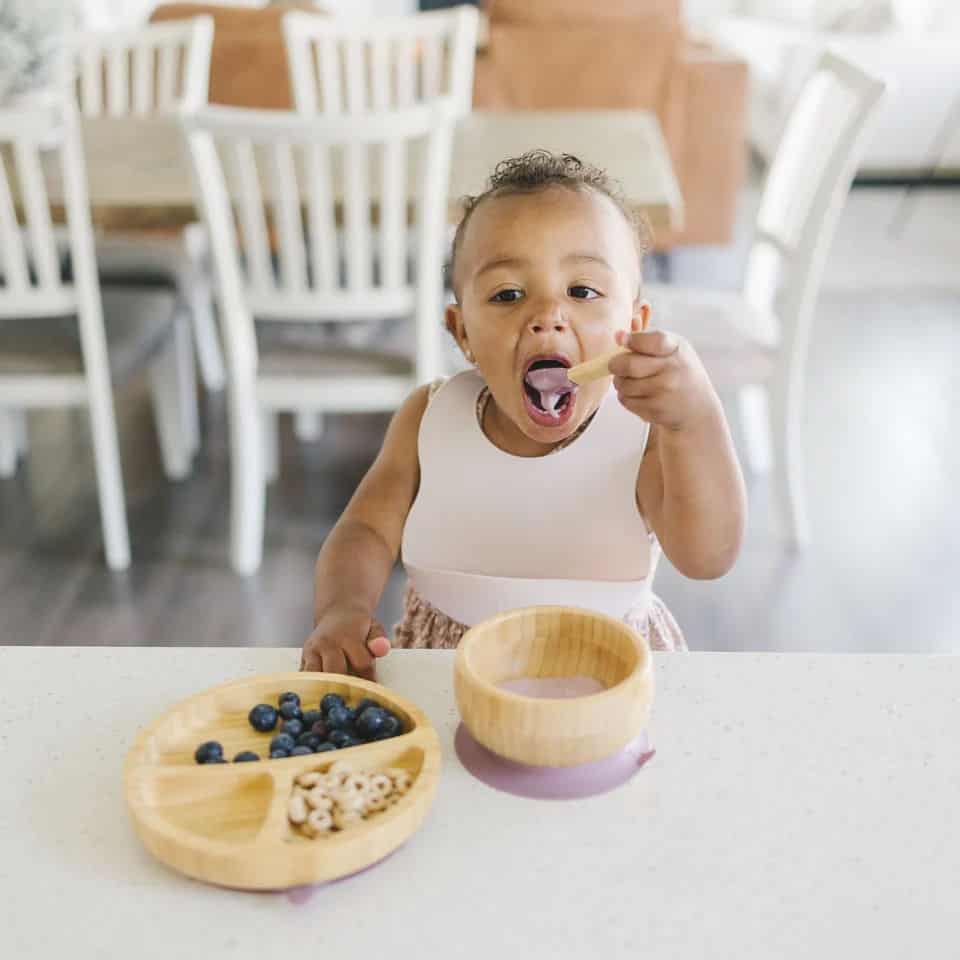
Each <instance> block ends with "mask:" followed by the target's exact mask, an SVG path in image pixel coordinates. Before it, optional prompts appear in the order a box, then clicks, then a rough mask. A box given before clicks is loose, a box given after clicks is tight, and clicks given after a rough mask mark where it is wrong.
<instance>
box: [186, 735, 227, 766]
mask: <svg viewBox="0 0 960 960" xmlns="http://www.w3.org/2000/svg"><path fill="white" fill-rule="evenodd" d="M193 759H194V760H196V761H197V763H220V762H221V761H222V760H223V744H222V743H217V741H216V740H208V741H207V742H206V743H201V744H200V746H199V747H197V749H196V752H195V753H194V755H193Z"/></svg>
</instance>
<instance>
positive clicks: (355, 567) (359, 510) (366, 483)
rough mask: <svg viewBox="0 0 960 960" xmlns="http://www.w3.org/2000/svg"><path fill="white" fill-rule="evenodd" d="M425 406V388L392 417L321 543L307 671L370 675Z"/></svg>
mask: <svg viewBox="0 0 960 960" xmlns="http://www.w3.org/2000/svg"><path fill="white" fill-rule="evenodd" d="M426 406H427V388H426V387H423V388H420V389H418V390H417V391H416V392H415V393H413V394H412V395H411V396H410V397H409V398H408V399H407V401H406V402H405V403H404V405H403V406H402V407H401V408H400V410H399V411H397V414H396V416H394V418H393V421H392V422H391V424H390V428H389V430H388V431H387V435H386V438H385V439H384V441H383V447H382V448H381V450H380V454H379V455H378V457H377V459H376V461H375V462H374V464H373V466H372V467H371V468H370V470H369V471H368V472H367V474H366V476H365V477H364V478H363V480H362V481H361V483H360V486H359V487H358V488H357V492H356V493H355V494H354V495H353V498H352V499H351V500H350V503H349V504H348V505H347V508H346V510H344V512H343V515H342V516H341V517H340V519H339V520H338V521H337V524H336V526H335V527H334V528H333V530H332V531H331V532H330V535H329V536H328V537H327V539H326V540H325V541H324V544H323V548H322V549H321V550H320V556H319V557H318V558H317V566H316V574H315V578H314V602H313V618H314V630H313V633H312V634H311V635H310V637H309V639H308V640H307V642H306V644H305V645H304V648H303V669H305V670H323V671H326V672H328V673H348V672H352V673H356V674H358V675H360V676H365V677H372V675H373V663H374V658H373V655H372V654H371V649H370V646H374V641H375V639H376V638H377V637H378V636H380V637H382V635H383V631H382V628H381V627H380V626H379V624H376V623H375V621H374V620H373V614H374V611H375V610H376V608H377V604H378V603H379V601H380V595H381V594H382V593H383V589H384V587H385V586H386V583H387V580H388V579H389V577H390V573H391V571H392V570H393V566H394V564H395V563H396V560H397V557H398V556H399V553H400V541H401V538H402V536H403V527H404V524H405V523H406V519H407V514H408V513H409V512H410V507H411V506H412V505H413V501H414V498H415V497H416V495H417V489H418V487H419V484H420V465H419V461H418V458H417V437H418V435H419V432H420V421H421V419H422V418H423V412H424V410H425V409H426ZM368 640H369V641H370V645H369V646H368ZM380 644H381V646H382V651H381V650H376V652H377V655H380V656H382V655H383V654H384V653H386V652H387V650H388V649H389V647H388V646H387V645H386V644H385V642H384V641H383V640H381V641H380ZM374 649H376V647H374Z"/></svg>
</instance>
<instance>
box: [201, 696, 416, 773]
mask: <svg viewBox="0 0 960 960" xmlns="http://www.w3.org/2000/svg"><path fill="white" fill-rule="evenodd" d="M247 719H248V720H249V721H250V726H251V727H253V729H254V730H257V731H259V732H260V733H271V732H272V731H274V730H276V728H277V724H280V732H279V733H278V734H276V736H274V738H273V739H272V740H271V741H270V759H271V760H276V759H279V758H281V757H302V756H306V755H307V754H308V753H327V752H328V751H330V750H345V749H346V748H347V747H359V746H360V745H361V744H364V743H373V741H375V740H388V739H389V738H390V737H398V736H400V734H401V733H403V724H402V723H401V722H400V718H399V717H398V716H397V715H396V714H395V713H392V712H391V711H390V710H387V708H386V707H382V706H381V705H380V704H379V703H377V702H376V701H374V700H369V699H364V700H361V701H360V702H359V703H358V704H357V705H356V707H349V706H347V703H346V701H345V700H344V699H343V697H341V696H340V695H339V694H337V693H328V694H327V695H326V696H325V697H324V698H323V699H322V700H321V701H320V709H319V710H304V709H303V707H302V705H301V703H300V697H299V696H298V695H297V694H296V693H292V692H287V693H282V694H280V699H279V701H278V706H276V707H274V706H272V705H271V704H269V703H258V704H257V705H256V706H255V707H254V708H253V709H252V710H251V711H250V714H249V716H248V718H247ZM194 759H195V760H196V761H197V763H226V762H227V761H226V760H225V759H224V756H223V745H222V744H220V743H218V742H217V741H216V740H208V741H207V742H206V743H201V744H200V746H199V747H197V749H196V752H195V753H194ZM259 759H260V757H259V755H258V754H256V753H254V752H253V751H252V750H243V751H241V752H240V753H238V754H237V755H236V756H235V757H234V758H233V762H234V763H246V762H249V761H253V760H259Z"/></svg>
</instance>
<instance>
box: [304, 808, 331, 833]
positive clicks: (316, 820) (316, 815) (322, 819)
mask: <svg viewBox="0 0 960 960" xmlns="http://www.w3.org/2000/svg"><path fill="white" fill-rule="evenodd" d="M307 826H308V827H309V828H310V829H311V830H312V831H313V832H314V833H316V834H324V833H329V832H330V831H331V830H332V829H333V817H332V816H331V815H330V812H329V811H327V810H313V811H311V813H310V816H309V817H307Z"/></svg>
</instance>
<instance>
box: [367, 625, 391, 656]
mask: <svg viewBox="0 0 960 960" xmlns="http://www.w3.org/2000/svg"><path fill="white" fill-rule="evenodd" d="M367 649H368V650H369V651H370V652H371V653H372V654H373V655H374V656H375V657H385V656H386V655H387V654H388V653H389V652H390V641H389V640H388V639H387V631H386V630H384V629H383V625H382V624H381V623H379V622H378V621H376V620H374V621H373V622H372V623H371V624H370V630H369V632H368V633H367Z"/></svg>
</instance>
